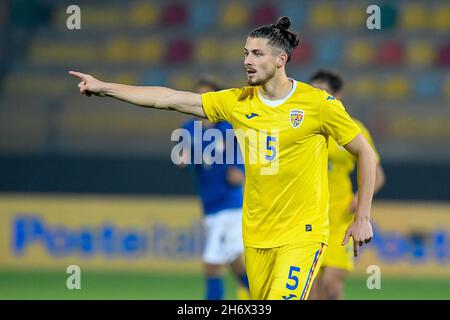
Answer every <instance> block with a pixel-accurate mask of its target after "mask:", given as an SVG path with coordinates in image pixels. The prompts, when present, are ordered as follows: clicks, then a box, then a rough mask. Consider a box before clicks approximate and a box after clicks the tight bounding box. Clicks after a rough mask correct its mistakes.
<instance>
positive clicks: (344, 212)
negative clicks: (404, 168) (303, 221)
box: [310, 70, 385, 300]
mask: <svg viewBox="0 0 450 320" xmlns="http://www.w3.org/2000/svg"><path fill="white" fill-rule="evenodd" d="M310 83H311V85H312V86H313V87H315V88H319V89H322V90H325V91H327V92H328V93H329V94H332V95H333V96H335V97H336V98H338V99H339V100H341V99H342V97H343V95H342V87H343V81H342V79H341V77H340V76H339V75H337V74H335V73H333V72H331V71H328V70H319V71H317V72H316V73H315V74H314V75H313V76H312V77H311V80H310ZM353 121H355V122H356V124H357V125H358V126H359V127H360V129H361V132H362V134H363V135H364V136H365V137H366V139H367V141H368V142H369V143H370V145H371V146H372V148H373V149H374V151H375V154H376V156H377V160H378V164H377V168H376V178H375V190H374V193H376V192H378V191H379V190H380V189H381V187H382V186H383V185H384V181H385V176H384V171H383V168H382V166H381V164H380V158H379V156H378V153H377V152H376V149H375V145H374V143H373V140H372V137H371V136H370V133H369V131H368V130H367V128H366V127H365V126H364V125H363V124H362V123H361V122H360V121H358V120H356V119H353ZM355 161H356V159H355V157H354V156H353V155H352V154H350V153H349V152H347V151H346V150H345V149H344V148H343V147H341V146H340V145H338V144H337V143H336V141H335V140H334V139H333V138H331V137H330V140H329V145H328V182H329V184H328V188H329V190H330V211H329V217H330V238H329V239H328V247H327V252H326V253H325V254H324V257H323V262H322V267H321V268H320V272H319V274H318V276H317V279H316V281H314V285H313V287H312V290H311V296H310V299H320V300H322V299H326V300H336V299H342V297H343V292H344V282H345V277H346V274H347V272H349V271H352V270H353V267H354V261H353V254H352V248H351V244H350V243H348V244H347V245H346V246H342V244H341V242H342V235H343V234H344V233H345V230H346V228H347V226H348V224H349V223H350V222H351V221H352V220H353V213H354V211H355V209H356V204H357V200H358V192H356V193H355V194H353V188H352V181H351V177H350V175H351V173H352V172H353V170H354V168H355Z"/></svg>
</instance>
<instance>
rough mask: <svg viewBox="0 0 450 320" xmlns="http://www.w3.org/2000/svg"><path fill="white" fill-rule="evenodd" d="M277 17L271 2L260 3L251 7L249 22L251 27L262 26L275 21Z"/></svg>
mask: <svg viewBox="0 0 450 320" xmlns="http://www.w3.org/2000/svg"><path fill="white" fill-rule="evenodd" d="M277 18H278V12H277V9H276V8H275V6H274V5H272V4H268V3H265V4H262V5H260V6H258V7H256V8H254V9H253V14H252V17H251V23H252V26H253V27H256V26H262V25H265V24H271V23H275V22H276V21H277Z"/></svg>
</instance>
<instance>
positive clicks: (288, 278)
mask: <svg viewBox="0 0 450 320" xmlns="http://www.w3.org/2000/svg"><path fill="white" fill-rule="evenodd" d="M325 248H326V246H325V245H324V244H323V243H319V242H311V243H293V244H288V245H285V246H282V247H277V248H268V249H260V248H252V247H247V246H245V249H244V253H245V264H246V268H247V276H248V280H249V285H250V297H251V298H252V299H253V300H282V299H284V300H291V299H294V300H306V299H308V296H309V292H310V290H311V286H312V282H313V281H314V279H315V277H316V275H317V272H318V271H319V269H320V264H321V262H322V256H323V252H324V251H325Z"/></svg>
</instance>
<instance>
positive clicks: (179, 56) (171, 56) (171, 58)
mask: <svg viewBox="0 0 450 320" xmlns="http://www.w3.org/2000/svg"><path fill="white" fill-rule="evenodd" d="M191 48H192V45H191V42H190V41H189V40H188V39H186V38H177V39H172V40H171V41H170V42H169V45H168V47H167V52H166V55H165V56H166V63H168V64H173V63H187V62H189V61H190V59H191V51H192V49H191Z"/></svg>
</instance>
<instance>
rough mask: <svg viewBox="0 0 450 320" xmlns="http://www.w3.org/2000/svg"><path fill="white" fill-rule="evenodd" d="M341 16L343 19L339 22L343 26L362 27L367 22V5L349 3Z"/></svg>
mask: <svg viewBox="0 0 450 320" xmlns="http://www.w3.org/2000/svg"><path fill="white" fill-rule="evenodd" d="M339 18H340V20H341V21H340V23H339V24H340V25H342V26H345V27H347V28H354V29H357V28H361V26H365V24H366V19H367V15H366V7H364V6H362V5H354V4H352V5H349V6H348V7H345V10H343V11H342V14H341V15H340V16H339Z"/></svg>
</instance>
